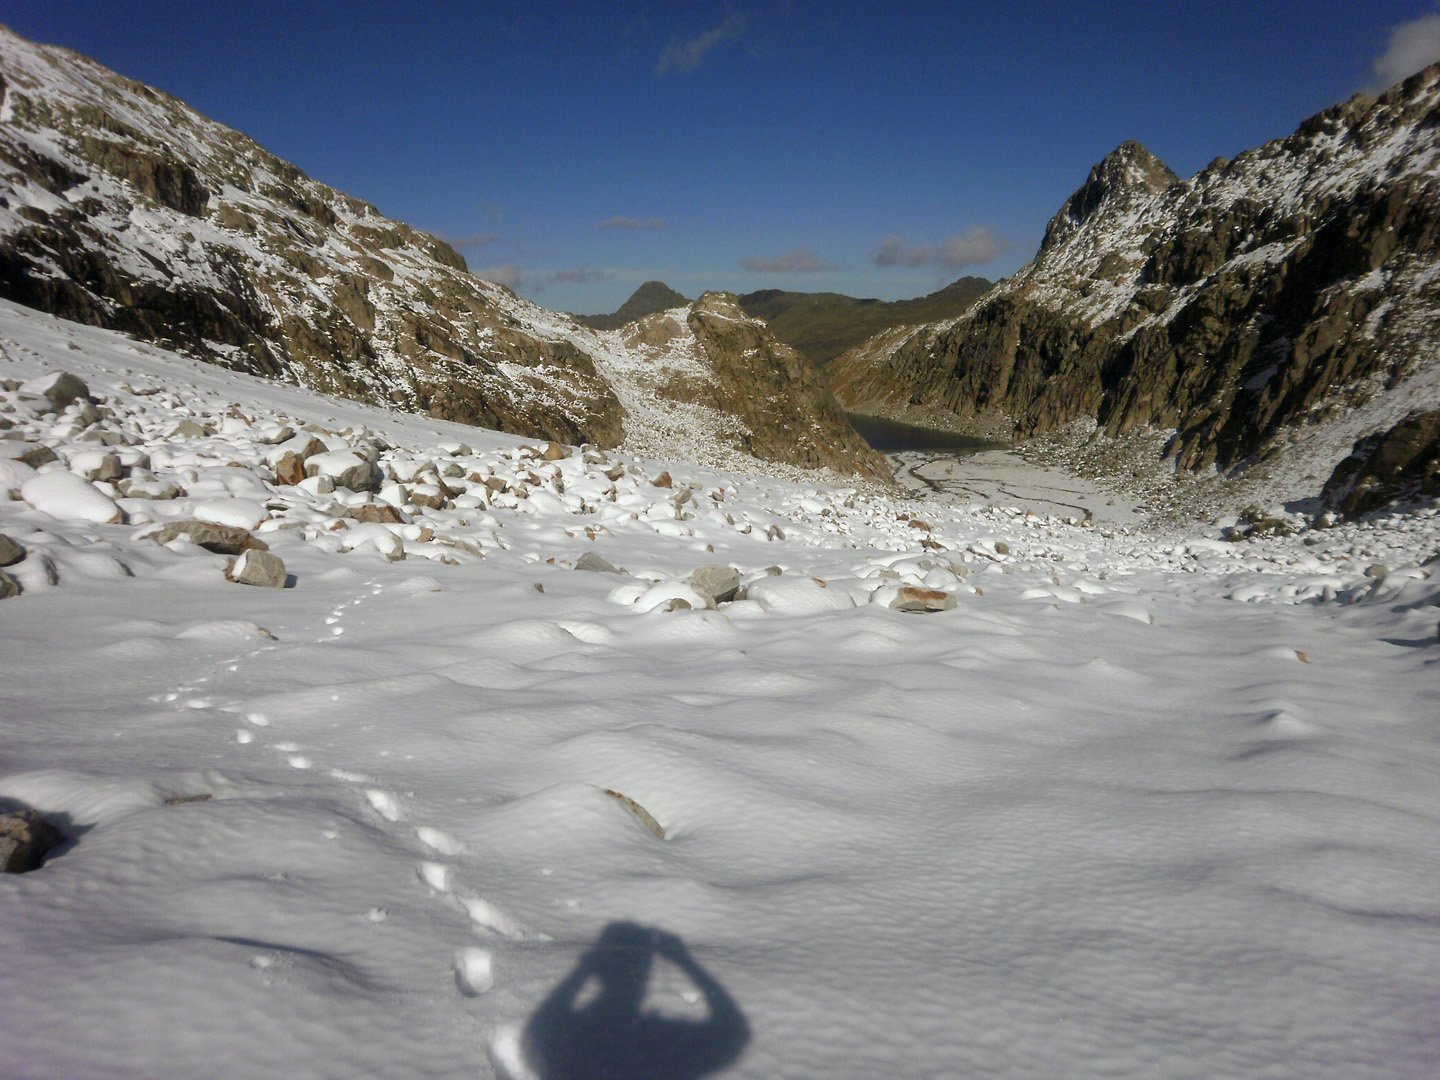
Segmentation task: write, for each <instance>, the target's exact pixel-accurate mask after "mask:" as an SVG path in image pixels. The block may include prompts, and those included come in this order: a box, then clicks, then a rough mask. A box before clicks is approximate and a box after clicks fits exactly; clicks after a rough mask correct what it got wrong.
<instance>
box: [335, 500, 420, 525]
mask: <svg viewBox="0 0 1440 1080" xmlns="http://www.w3.org/2000/svg"><path fill="white" fill-rule="evenodd" d="M349 513H350V517H352V518H354V519H355V520H356V521H363V522H366V523H367V524H371V525H408V524H409V523H410V519H409V518H408V517H406V516H405V515H404V514H402V513H401V512H400V511H399V510H398V509H396V508H395V507H393V506H391V505H390V504H389V503H386V502H373V503H364V504H362V505H360V506H353V507H351V508H350V511H349Z"/></svg>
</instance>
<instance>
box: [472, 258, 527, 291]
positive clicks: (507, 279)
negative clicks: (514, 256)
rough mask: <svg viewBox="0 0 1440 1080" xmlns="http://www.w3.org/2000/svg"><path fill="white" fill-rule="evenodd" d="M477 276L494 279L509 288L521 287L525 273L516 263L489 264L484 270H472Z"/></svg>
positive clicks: (483, 278) (497, 283) (483, 279)
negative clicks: (503, 264)
mask: <svg viewBox="0 0 1440 1080" xmlns="http://www.w3.org/2000/svg"><path fill="white" fill-rule="evenodd" d="M471 273H473V274H474V275H475V276H476V277H478V278H479V279H480V280H482V281H493V282H494V283H495V284H496V285H504V286H505V287H506V288H507V289H518V288H520V283H521V281H523V280H524V278H525V274H524V272H523V271H522V270H521V269H520V267H518V266H516V265H515V264H514V263H507V264H506V265H505V266H487V267H485V268H484V269H483V270H472V271H471Z"/></svg>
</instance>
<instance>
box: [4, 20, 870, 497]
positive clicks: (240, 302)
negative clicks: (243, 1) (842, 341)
mask: <svg viewBox="0 0 1440 1080" xmlns="http://www.w3.org/2000/svg"><path fill="white" fill-rule="evenodd" d="M662 288H663V287H662ZM642 292H644V290H642ZM667 292H668V290H667ZM0 297H3V298H5V299H9V300H13V301H16V302H18V303H20V304H23V305H27V306H29V307H33V308H38V309H41V310H44V311H48V312H50V313H51V314H54V315H58V316H60V317H62V318H66V319H70V320H73V321H77V322H83V323H88V324H90V325H95V326H103V327H108V328H111V329H116V330H122V331H125V332H127V333H130V334H132V335H134V336H135V337H137V338H140V339H141V340H146V341H154V342H157V343H161V344H164V345H167V346H171V347H175V348H179V349H182V350H185V351H188V352H190V353H192V354H194V355H198V356H200V357H203V358H205V359H208V360H210V361H212V362H215V363H219V364H223V365H225V366H228V367H232V368H237V369H241V370H245V371H249V372H253V373H256V374H262V375H268V376H271V377H274V378H277V379H281V380H284V381H288V382H292V383H298V384H302V385H307V386H310V387H313V388H315V389H318V390H322V391H326V392H329V393H336V394H342V395H345V396H347V397H352V398H356V399H358V400H362V401H367V402H372V403H376V404H382V405H387V406H392V407H397V408H400V409H404V410H407V411H413V412H420V413H427V414H429V415H432V416H436V417H440V418H443V419H448V420H458V421H462V422H465V423H471V424H476V425H480V426H483V427H491V428H496V429H499V430H502V431H509V432H514V433H517V434H523V435H528V436H532V437H544V438H553V439H558V440H560V441H563V442H568V443H582V442H589V443H594V444H597V445H600V446H614V445H617V444H619V443H621V442H622V441H627V442H629V443H630V444H633V445H643V446H644V447H647V448H650V449H659V450H662V451H663V452H664V453H665V454H667V455H669V456H671V457H691V458H694V457H698V456H705V457H706V459H707V460H709V459H712V458H713V457H714V456H715V453H716V451H717V447H726V448H729V449H730V450H733V451H737V452H740V453H746V454H751V455H754V456H758V457H762V458H764V459H766V460H770V461H778V462H784V463H788V464H794V465H802V466H807V467H818V466H828V467H832V468H835V469H837V470H840V471H842V472H857V471H858V472H862V473H866V474H869V475H876V476H878V475H888V473H887V470H886V468H885V465H884V461H883V459H881V458H880V457H879V456H878V455H876V454H875V453H874V452H873V451H871V450H870V448H869V447H868V446H867V445H866V444H865V442H864V440H863V439H861V438H860V436H859V435H857V434H856V433H855V430H854V429H853V428H852V427H851V426H850V423H849V421H848V420H846V418H845V416H844V414H843V413H842V412H841V411H840V409H839V407H838V406H837V405H836V403H835V401H834V399H833V398H832V397H831V396H830V393H829V391H828V389H827V388H826V386H825V383H824V380H823V379H822V378H821V377H820V376H819V374H818V373H817V372H816V371H815V370H814V369H813V367H812V366H811V365H809V364H808V363H807V362H805V361H803V360H802V359H801V358H800V357H799V356H798V355H796V354H795V353H794V352H793V350H791V349H789V348H788V347H787V346H785V345H784V344H782V343H781V342H779V341H778V340H776V339H775V337H774V336H773V335H772V334H771V333H770V332H769V331H768V330H767V329H766V328H765V326H764V324H763V323H760V322H758V321H756V320H752V319H749V318H747V317H746V316H744V315H743V313H741V311H740V310H739V308H738V307H737V306H736V305H735V303H734V298H733V297H728V296H726V295H724V294H707V296H705V297H702V298H701V299H700V300H698V301H696V302H695V303H694V304H693V305H691V304H689V302H688V301H686V300H685V299H684V297H680V296H678V294H669V295H668V296H666V297H665V298H664V299H663V303H664V304H665V306H666V307H673V306H685V307H686V311H685V313H684V317H683V318H681V319H680V320H678V321H675V324H674V325H673V326H671V327H666V328H665V333H664V334H663V335H662V336H663V337H664V341H663V343H660V344H657V343H656V341H657V340H658V339H657V338H655V337H654V336H653V335H652V339H651V340H648V341H643V340H636V341H634V342H633V343H627V341H626V339H624V338H623V337H622V336H619V335H616V334H605V333H598V332H596V331H594V330H591V329H588V328H586V327H582V326H580V325H577V324H576V323H575V322H574V321H573V320H571V319H570V318H568V317H567V316H564V315H560V314H557V313H555V312H550V311H546V310H544V309H542V308H539V307H537V306H536V305H534V304H531V303H529V302H528V301H525V300H522V299H520V298H519V297H517V296H515V295H514V294H513V293H512V292H510V291H509V290H508V289H506V288H504V287H502V286H500V285H496V284H493V283H491V282H487V281H483V280H481V279H480V278H478V277H475V276H474V275H472V274H470V273H469V272H468V271H467V268H466V265H465V260H464V259H463V258H461V257H460V255H458V254H457V253H456V252H455V251H454V250H453V249H451V248H450V247H449V246H448V245H447V244H445V243H443V242H442V241H440V240H437V239H436V238H435V237H433V236H430V235H428V234H426V233H424V232H421V231H419V230H417V229H413V228H411V227H410V226H408V225H405V224H403V223H401V222H398V221H393V220H391V219H388V218H386V217H384V216H383V215H381V214H380V212H379V211H378V210H376V209H375V207H373V206H370V205H368V204H366V203H364V202H362V201H360V200H359V199H356V198H353V197H351V196H349V195H346V194H344V193H343V192H340V191H336V190H335V189H334V188H330V187H327V186H326V185H324V184H321V183H318V182H316V181H314V180H312V179H310V178H309V177H307V176H306V175H305V174H304V173H302V172H301V171H300V170H299V169H297V168H296V167H295V166H294V165H292V164H290V163H289V162H286V161H282V160H280V159H279V158H277V157H275V156H274V155H273V154H270V153H268V152H267V151H266V150H264V149H263V148H262V147H260V146H258V145H256V144H255V143H254V142H252V141H251V140H250V139H248V138H246V137H245V136H244V135H242V134H240V133H239V132H237V131H233V130H231V129H230V128H227V127H224V126H223V125H221V124H218V123H215V122H214V121H212V120H209V119H207V118H206V117H204V116H201V115H200V114H199V113H197V112H195V111H194V110H193V109H191V108H189V107H188V106H187V105H185V104H184V103H183V102H181V101H178V100H177V99H175V98H173V97H171V96H169V95H168V94H165V93H163V92H161V91H159V90H155V89H153V88H151V87H148V86H145V85H143V84H141V83H137V82H134V81H132V80H130V79H126V78H124V77H123V76H120V75H118V74H116V73H115V72H113V71H110V70H108V69H107V68H105V67H103V66H101V65H100V64H98V63H96V62H95V61H93V60H90V59H88V58H86V57H84V56H81V55H79V54H77V53H74V52H71V51H69V50H67V49H60V48H55V47H51V46H44V45H38V44H35V43H33V42H29V41H26V40H25V39H24V38H21V37H19V36H18V35H16V34H14V33H12V32H11V31H9V30H8V29H5V28H3V27H0ZM641 299H642V302H645V301H646V298H645V297H642V298H641ZM654 302H655V301H653V299H652V300H650V301H649V303H650V304H651V306H653V303H654ZM735 348H739V349H741V350H742V352H741V353H736V354H734V355H732V349H735ZM636 440H641V441H640V442H638V443H637V442H636Z"/></svg>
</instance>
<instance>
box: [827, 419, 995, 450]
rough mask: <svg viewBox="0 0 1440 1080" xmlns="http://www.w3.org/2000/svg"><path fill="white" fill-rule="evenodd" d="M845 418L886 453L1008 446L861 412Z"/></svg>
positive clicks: (873, 446) (984, 448)
mask: <svg viewBox="0 0 1440 1080" xmlns="http://www.w3.org/2000/svg"><path fill="white" fill-rule="evenodd" d="M845 415H846V416H847V417H849V418H850V423H852V424H854V425H855V430H856V431H858V432H859V433H860V435H861V437H862V438H864V440H865V441H866V442H868V443H869V444H870V445H871V447H872V448H874V449H876V450H879V451H880V452H881V453H882V454H897V453H899V452H900V451H902V450H935V451H938V452H940V453H949V454H974V453H977V452H978V451H981V450H1003V449H1005V448H1006V446H1007V444H1006V443H1002V442H995V441H993V440H991V439H977V438H974V437H972V436H969V435H956V434H955V433H954V432H953V431H941V430H940V429H939V428H928V427H920V426H919V425H917V424H902V423H901V422H900V421H898V420H887V419H885V418H884V417H883V416H865V415H862V414H861V413H846V414H845Z"/></svg>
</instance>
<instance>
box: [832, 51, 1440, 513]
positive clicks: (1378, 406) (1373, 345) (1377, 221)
mask: <svg viewBox="0 0 1440 1080" xmlns="http://www.w3.org/2000/svg"><path fill="white" fill-rule="evenodd" d="M1437 165H1440V66H1437V67H1431V68H1428V69H1426V70H1425V71H1423V72H1421V73H1419V74H1417V75H1415V76H1414V77H1412V78H1410V79H1408V80H1406V81H1405V82H1404V83H1402V84H1401V85H1399V86H1397V87H1395V88H1394V89H1392V90H1390V91H1389V92H1387V93H1386V94H1384V95H1383V96H1381V97H1379V98H1378V99H1376V98H1369V97H1365V96H1358V97H1356V98H1353V99H1351V100H1350V101H1347V102H1345V103H1343V104H1341V105H1338V106H1336V107H1334V108H1331V109H1329V110H1327V111H1325V112H1323V113H1320V114H1319V115H1317V116H1315V117H1313V118H1311V119H1310V120H1307V121H1306V122H1305V123H1304V124H1303V125H1301V127H1300V129H1299V130H1298V131H1297V132H1296V133H1295V134H1293V135H1291V136H1289V137H1288V138H1285V139H1281V140H1277V141H1275V142H1272V143H1268V144H1266V145H1264V146H1262V147H1259V148H1258V149H1255V150H1252V151H1248V152H1247V153H1244V154H1241V155H1240V156H1239V157H1237V158H1235V159H1234V160H1233V161H1224V160H1220V161H1216V162H1214V163H1213V164H1211V165H1210V166H1208V167H1207V168H1206V169H1204V170H1203V171H1201V172H1200V173H1199V174H1198V175H1196V176H1195V177H1193V178H1192V179H1190V180H1187V181H1183V182H1181V181H1177V180H1175V179H1174V177H1173V174H1171V173H1170V171H1169V170H1168V169H1166V168H1165V167H1164V166H1163V165H1162V164H1160V163H1159V162H1158V161H1157V160H1156V159H1155V158H1154V157H1153V156H1151V155H1150V154H1149V153H1148V152H1147V151H1145V150H1144V148H1143V147H1140V146H1138V145H1137V144H1134V143H1127V144H1125V145H1123V146H1121V147H1120V148H1119V149H1117V150H1116V151H1115V152H1114V153H1112V154H1111V155H1110V156H1109V157H1107V158H1106V159H1105V160H1104V161H1102V162H1101V163H1100V164H1099V165H1097V166H1096V167H1095V169H1094V170H1093V171H1092V172H1091V174H1090V177H1089V178H1088V179H1087V181H1086V183H1085V185H1084V186H1083V187H1082V188H1081V189H1080V190H1079V191H1077V192H1076V194H1075V195H1074V196H1072V198H1071V199H1070V200H1069V201H1068V202H1067V203H1066V204H1065V206H1064V207H1063V208H1062V209H1061V211H1060V212H1059V213H1058V214H1057V215H1056V216H1055V218H1054V219H1053V220H1052V221H1051V223H1050V226H1049V228H1048V229H1047V231H1046V235H1045V240H1044V243H1043V244H1042V246H1041V248H1040V250H1039V252H1038V253H1037V255H1036V256H1035V259H1034V260H1033V261H1032V262H1031V263H1030V264H1029V265H1027V266H1026V267H1025V268H1023V269H1022V270H1021V271H1020V272H1019V273H1017V274H1016V275H1015V276H1014V277H1013V278H1011V279H1009V280H1007V281H1005V282H1003V283H1002V284H1001V285H999V286H997V287H996V289H995V290H994V291H993V292H992V293H990V294H989V295H988V296H987V297H986V298H985V299H984V300H982V301H981V302H980V303H979V304H977V305H976V306H975V307H974V308H973V309H971V310H970V311H969V312H967V313H966V314H964V315H963V316H961V317H960V318H959V319H958V320H953V321H951V322H948V323H939V324H932V325H930V326H927V327H923V328H919V329H915V330H909V331H903V332H898V331H897V332H891V333H890V334H888V335H884V336H882V337H880V338H877V339H872V341H870V342H867V343H865V344H864V345H862V346H860V347H858V348H857V349H855V350H853V351H852V352H851V353H850V354H848V355H847V356H846V357H844V358H842V359H841V360H840V361H838V362H837V363H836V364H835V365H834V366H833V367H832V369H831V370H830V372H829V374H830V377H831V382H832V386H833V387H834V388H835V390H836V393H837V396H838V397H839V398H840V399H841V401H842V402H844V403H846V404H847V405H849V406H851V407H862V408H867V409H871V410H881V411H890V412H899V413H911V414H914V413H916V412H917V411H918V412H921V413H923V414H925V415H927V416H928V418H930V419H931V420H934V419H935V418H936V417H937V416H940V417H945V418H947V419H948V420H949V421H950V422H951V423H954V424H956V425H959V426H962V427H969V428H973V429H982V430H988V431H991V432H994V431H1001V432H1004V433H1006V434H1010V435H1013V436H1016V437H1019V438H1026V437H1030V436H1035V435H1039V434H1043V433H1047V432H1055V431H1057V430H1059V429H1062V428H1065V427H1066V426H1067V425H1070V424H1072V423H1073V422H1076V421H1082V420H1083V421H1086V422H1092V421H1093V422H1094V423H1096V424H1098V425H1099V427H1100V428H1101V429H1102V430H1103V431H1104V432H1105V433H1106V434H1109V435H1123V434H1125V433H1127V432H1131V431H1140V430H1158V431H1163V432H1168V433H1171V437H1170V439H1169V444H1168V448H1167V452H1168V453H1169V454H1170V455H1171V456H1172V457H1173V458H1174V460H1175V461H1176V463H1177V464H1178V465H1180V466H1181V467H1183V468H1187V469H1192V470H1201V469H1206V468H1209V467H1211V466H1214V467H1218V468H1220V469H1235V468H1237V467H1240V468H1250V467H1253V466H1254V465H1256V464H1262V465H1263V466H1264V468H1263V469H1261V470H1259V472H1261V473H1263V472H1266V471H1268V472H1270V473H1273V474H1275V475H1277V476H1282V478H1283V483H1284V484H1285V485H1288V488H1289V493H1290V494H1296V495H1299V494H1312V495H1313V494H1316V493H1318V491H1319V490H1320V487H1321V485H1322V484H1323V483H1324V481H1325V479H1326V477H1327V476H1328V475H1329V474H1330V472H1331V470H1332V469H1333V468H1334V467H1335V465H1336V464H1337V462H1338V461H1339V460H1340V459H1342V458H1344V457H1345V456H1346V453H1347V451H1348V450H1349V448H1350V447H1351V445H1352V444H1353V443H1355V442H1356V440H1361V439H1363V438H1365V437H1367V436H1372V435H1374V434H1375V433H1378V432H1384V431H1387V430H1389V429H1391V428H1392V427H1393V426H1395V425H1397V424H1401V423H1403V422H1404V421H1405V419H1406V417H1408V416H1411V415H1414V414H1418V413H1423V412H1425V411H1427V410H1429V409H1433V408H1434V407H1435V406H1436V404H1437V402H1440V357H1437V351H1440V350H1437V344H1436V343H1437V341H1440V180H1437ZM1411 460H1413V461H1415V462H1417V463H1418V465H1417V468H1419V469H1420V470H1421V471H1420V473H1418V474H1417V473H1416V472H1414V471H1413V470H1412V471H1410V472H1409V473H1408V474H1407V475H1405V476H1402V477H1399V478H1394V477H1392V478H1391V481H1389V482H1387V483H1388V484H1389V488H1388V490H1389V493H1390V495H1391V496H1393V495H1396V494H1404V493H1406V492H1407V491H1411V490H1416V489H1418V488H1423V487H1424V486H1425V485H1427V484H1431V485H1433V479H1434V478H1433V477H1429V479H1427V476H1429V474H1427V473H1425V472H1424V469H1425V468H1426V466H1425V465H1424V462H1425V461H1427V460H1429V461H1433V460H1434V458H1433V455H1432V456H1430V457H1429V458H1427V457H1426V455H1424V454H1423V453H1422V454H1417V455H1411ZM1352 473H1354V474H1355V475H1361V474H1363V473H1364V467H1363V463H1358V464H1352ZM1282 474H1283V475H1282ZM1257 475H1258V473H1257ZM1387 497H1388V496H1387Z"/></svg>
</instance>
